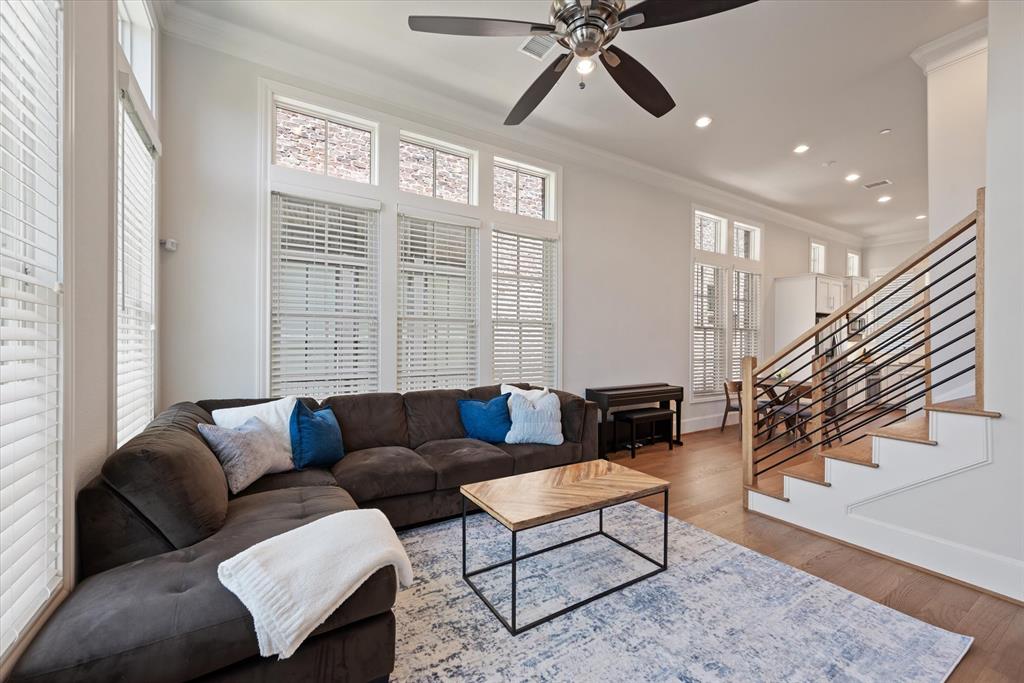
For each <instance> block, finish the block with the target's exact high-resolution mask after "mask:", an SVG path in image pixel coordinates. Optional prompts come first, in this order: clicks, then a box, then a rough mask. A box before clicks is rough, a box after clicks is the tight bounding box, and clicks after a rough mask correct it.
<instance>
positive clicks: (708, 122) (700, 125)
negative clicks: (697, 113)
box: [693, 116, 711, 128]
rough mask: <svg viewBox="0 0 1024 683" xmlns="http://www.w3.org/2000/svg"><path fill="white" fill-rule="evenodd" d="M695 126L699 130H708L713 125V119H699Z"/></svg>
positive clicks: (704, 117) (707, 117)
mask: <svg viewBox="0 0 1024 683" xmlns="http://www.w3.org/2000/svg"><path fill="white" fill-rule="evenodd" d="M693 125H695V126H697V127H698V128H707V127H708V126H710V125H711V117H710V116H702V117H700V118H699V119H697V120H696V121H695V122H694V124H693Z"/></svg>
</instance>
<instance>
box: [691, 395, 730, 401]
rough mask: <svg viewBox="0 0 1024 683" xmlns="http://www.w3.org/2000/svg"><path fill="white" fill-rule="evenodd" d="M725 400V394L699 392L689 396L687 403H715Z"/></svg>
mask: <svg viewBox="0 0 1024 683" xmlns="http://www.w3.org/2000/svg"><path fill="white" fill-rule="evenodd" d="M724 400H725V394H724V393H721V394H699V395H697V396H691V397H690V400H689V403H715V402H720V401H724Z"/></svg>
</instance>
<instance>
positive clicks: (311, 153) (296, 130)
mask: <svg viewBox="0 0 1024 683" xmlns="http://www.w3.org/2000/svg"><path fill="white" fill-rule="evenodd" d="M372 147H373V133H371V132H370V131H368V130H365V129H363V128H358V127H356V126H349V125H346V124H344V123H339V122H337V121H331V120H328V119H326V118H321V117H319V116H314V115H311V114H305V113H302V112H298V111H294V110H291V109H286V108H285V107H277V108H276V112H275V134H274V163H275V164H276V165H278V166H284V167H286V168H294V169H298V170H300V171H307V172H309V173H316V174H317V175H325V174H326V175H329V176H332V177H334V178H341V179H343V180H352V181H355V182H357V183H369V182H370V179H371V173H372V167H371V165H372V158H373V149H372Z"/></svg>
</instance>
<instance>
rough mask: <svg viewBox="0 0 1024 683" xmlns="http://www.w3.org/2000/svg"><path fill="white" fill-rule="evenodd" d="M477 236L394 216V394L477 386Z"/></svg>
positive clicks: (465, 228)
mask: <svg viewBox="0 0 1024 683" xmlns="http://www.w3.org/2000/svg"><path fill="white" fill-rule="evenodd" d="M478 232H479V231H478V229H477V228H475V227H471V226H467V225H453V224H450V223H442V222H437V221H430V220H423V219H420V218H415V217H412V216H408V215H401V216H399V219H398V390H399V391H403V392H404V391H414V390H418V389H450V388H460V389H461V388H464V387H471V386H474V385H476V384H477V383H478V382H477V327H478V317H479V316H478V306H477V290H478V288H479V282H478V276H477V238H478V235H477V233H478Z"/></svg>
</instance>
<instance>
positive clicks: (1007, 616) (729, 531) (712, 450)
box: [611, 426, 1024, 683]
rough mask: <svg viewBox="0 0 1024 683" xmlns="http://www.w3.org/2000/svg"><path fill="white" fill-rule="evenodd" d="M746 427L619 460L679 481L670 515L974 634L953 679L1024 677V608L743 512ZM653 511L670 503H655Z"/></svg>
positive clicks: (999, 681) (621, 455) (988, 681)
mask: <svg viewBox="0 0 1024 683" xmlns="http://www.w3.org/2000/svg"><path fill="white" fill-rule="evenodd" d="M736 430H737V427H735V426H730V427H726V429H725V432H724V433H720V432H719V431H718V430H717V429H713V430H708V431H703V432H695V433H692V434H686V435H685V436H684V441H685V445H684V446H683V447H681V448H680V447H678V446H677V447H676V448H675V449H674V450H672V451H669V450H668V447H667V445H665V444H657V445H653V446H647V447H645V448H643V449H641V450H639V451H638V453H637V457H636V459H635V460H631V459H630V457H629V452H628V451H620V452H618V453H613V454H611V459H612V460H614V461H616V462H618V463H620V464H623V465H626V466H628V467H632V468H634V469H637V470H640V471H642V472H647V473H648V474H651V475H654V476H656V477H661V478H662V479H667V480H669V481H670V482H672V488H671V494H670V503H669V513H670V514H671V515H672V516H673V517H677V518H678V519H682V520H685V521H687V522H690V523H691V524H695V525H696V526H699V527H701V528H703V529H707V530H708V531H710V532H712V533H715V534H718V535H719V536H722V537H723V538H727V539H729V540H730V541H733V542H735V543H739V544H741V545H744V546H747V547H748V548H751V549H753V550H756V551H757V552H760V553H764V554H765V555H768V556H770V557H774V558H775V559H777V560H779V561H781V562H785V563H786V564H789V565H792V566H794V567H798V568H799V569H802V570H804V571H806V572H808V573H810V574H814V575H815V576H819V577H821V578H823V579H825V580H827V581H831V582H832V583H834V584H837V585H839V586H843V587H844V588H846V589H847V590H851V591H853V592H855V593H859V594H860V595H863V596H864V597H866V598H869V599H871V600H875V601H876V602H880V603H882V604H885V605H888V606H889V607H892V608H893V609H897V610H899V611H901V612H904V613H906V614H909V615H911V616H913V617H916V618H918V619H921V620H922V621H926V622H928V623H931V624H935V625H936V626H940V627H942V628H945V629H949V630H951V631H956V632H958V633H965V634H968V635H971V636H974V638H975V641H974V644H973V645H971V649H970V651H969V652H968V653H967V656H966V657H964V659H963V661H962V662H961V663H960V665H959V666H958V667H957V668H956V670H955V671H954V672H953V675H952V676H951V677H950V679H949V680H950V681H957V682H965V681H981V682H984V683H1004V682H1005V683H1010V682H1020V681H1024V607H1019V606H1017V605H1014V604H1012V603H1010V602H1007V601H1005V600H1000V599H998V598H995V597H992V596H991V595H988V594H986V593H982V592H981V591H978V590H974V589H972V588H967V587H965V586H962V585H960V584H958V583H955V582H953V581H947V580H945V579H941V578H938V577H936V576H933V575H931V574H927V573H925V572H922V571H919V570H916V569H912V568H910V567H907V566H906V565H902V564H900V563H898V562H894V561H891V560H886V559H884V558H881V557H878V556H875V555H872V554H870V553H867V552H864V551H861V550H857V549H854V548H851V547H849V546H846V545H843V544H841V543H838V542H836V541H832V540H829V539H826V538H822V537H820V536H816V535H815V534H812V533H810V532H806V531H802V530H800V529H796V528H794V527H791V526H789V525H787V524H783V523H782V522H778V521H775V520H773V519H769V518H767V517H763V516H761V515H757V514H754V513H750V512H746V511H744V509H743V499H742V475H743V469H742V465H741V462H740V445H739V439H738V436H737V431H736ZM651 501H652V502H651V503H650V504H651V505H652V507H659V506H660V505H661V501H660V500H656V499H651Z"/></svg>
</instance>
